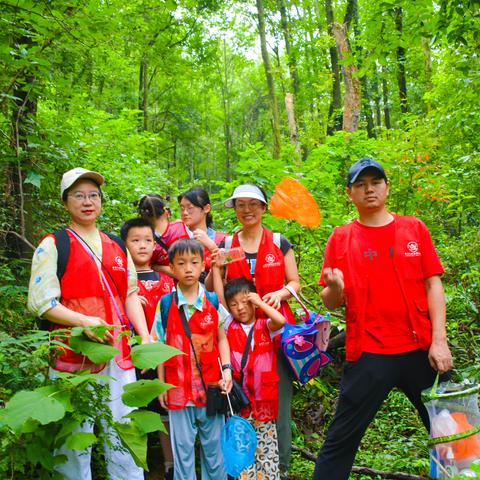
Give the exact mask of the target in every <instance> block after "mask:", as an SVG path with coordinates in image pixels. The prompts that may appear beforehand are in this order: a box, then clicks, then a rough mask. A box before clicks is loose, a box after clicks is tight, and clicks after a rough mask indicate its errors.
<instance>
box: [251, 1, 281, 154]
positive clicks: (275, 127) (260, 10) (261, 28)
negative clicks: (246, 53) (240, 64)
mask: <svg viewBox="0 0 480 480" xmlns="http://www.w3.org/2000/svg"><path fill="white" fill-rule="evenodd" d="M256 2H257V15H258V33H259V35H260V48H261V50H262V60H263V66H264V68H265V77H266V79H267V86H268V96H269V99H270V108H271V114H272V116H271V124H272V135H273V158H279V157H280V149H281V142H280V115H279V112H278V105H277V99H276V95H275V82H274V80H273V74H272V67H271V63H270V58H269V55H268V50H267V37H266V32H265V9H264V6H263V0H256Z"/></svg>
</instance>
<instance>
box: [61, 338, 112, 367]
mask: <svg viewBox="0 0 480 480" xmlns="http://www.w3.org/2000/svg"><path fill="white" fill-rule="evenodd" d="M70 348H71V349H72V350H73V351H74V352H77V353H81V354H82V355H85V356H86V357H88V358H89V359H90V360H91V361H92V362H93V363H107V362H108V361H109V360H111V359H112V358H113V357H115V355H118V354H119V350H118V349H117V348H115V347H112V346H111V345H107V344H104V343H98V342H94V341H92V340H89V339H88V338H87V337H86V336H85V335H79V336H71V337H70Z"/></svg>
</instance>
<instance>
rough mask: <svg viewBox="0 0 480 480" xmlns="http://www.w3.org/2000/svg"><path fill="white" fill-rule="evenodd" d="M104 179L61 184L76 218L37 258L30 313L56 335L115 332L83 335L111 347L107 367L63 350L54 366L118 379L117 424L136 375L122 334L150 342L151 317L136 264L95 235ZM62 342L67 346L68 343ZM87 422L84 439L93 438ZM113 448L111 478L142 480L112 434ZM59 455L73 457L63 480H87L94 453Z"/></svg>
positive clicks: (109, 239) (75, 173)
mask: <svg viewBox="0 0 480 480" xmlns="http://www.w3.org/2000/svg"><path fill="white" fill-rule="evenodd" d="M103 182H104V178H103V176H102V175H100V174H99V173H97V172H93V171H90V170H85V169H83V168H74V169H72V170H69V171H68V172H66V173H65V174H64V175H63V177H62V182H61V188H60V189H61V196H62V200H63V203H64V205H65V208H66V210H67V212H68V213H69V215H70V222H69V226H68V227H67V228H66V229H65V230H60V231H58V232H55V234H53V235H52V234H50V235H47V236H46V237H45V238H44V239H43V240H42V241H41V243H40V245H39V246H38V247H37V249H36V250H35V253H34V255H33V261H32V273H31V278H30V285H29V292H28V307H29V309H30V310H31V311H32V312H33V313H35V314H36V315H38V316H41V317H43V318H45V319H46V320H48V322H49V326H50V329H51V330H55V329H64V328H69V327H76V326H80V327H94V326H100V325H115V326H116V328H114V329H112V330H111V331H107V333H106V334H105V336H104V337H103V338H99V337H97V336H96V335H94V334H93V333H92V332H90V331H88V330H86V331H85V334H86V335H88V336H89V337H90V338H91V339H92V340H94V341H97V342H101V343H106V342H109V343H113V345H114V346H115V347H116V348H118V349H119V350H120V353H119V355H117V356H116V357H115V358H114V359H113V360H111V361H110V362H108V363H107V364H95V363H92V362H90V361H89V360H88V359H87V358H86V357H84V356H82V355H79V354H76V353H75V352H73V351H72V350H70V349H65V350H64V351H63V353H61V354H60V355H59V356H58V357H57V358H56V360H55V364H54V365H53V367H52V369H51V376H52V377H55V376H56V373H55V372H56V371H61V372H75V371H78V370H85V369H89V370H90V371H91V372H92V373H97V372H101V373H102V375H108V376H110V377H112V380H111V381H108V382H107V383H108V385H109V387H110V401H109V407H110V409H111V411H112V416H113V419H114V420H115V421H124V420H122V417H123V416H124V415H126V414H128V413H129V412H130V411H131V410H132V409H131V408H130V407H127V406H126V405H124V404H123V402H122V400H121V394H122V391H123V386H124V385H126V384H128V383H131V382H134V381H135V380H136V378H135V369H134V367H133V364H132V362H131V359H130V355H129V353H130V350H129V346H128V344H127V341H126V337H125V336H121V337H119V333H120V332H121V331H122V330H128V328H129V321H130V322H131V323H132V325H133V326H134V328H135V331H136V332H137V333H138V334H139V335H141V337H142V339H143V340H144V341H145V342H148V341H149V340H148V339H149V334H148V330H147V326H146V323H145V316H144V313H143V309H142V307H141V304H140V301H139V299H138V296H137V279H136V274H135V268H134V265H133V262H132V260H131V258H130V256H129V255H128V253H127V252H126V249H124V246H123V244H122V243H121V240H119V239H117V238H116V237H113V236H111V235H107V234H105V233H103V232H101V231H100V230H98V229H97V226H96V220H97V218H98V216H99V215H100V211H101V207H102V192H101V189H100V185H102V184H103ZM63 340H64V339H63V338H62V341H63ZM92 429H93V425H92V424H91V423H89V422H88V420H87V421H86V422H85V423H84V425H82V426H81V427H80V430H81V431H92ZM109 435H110V440H111V442H112V447H111V448H109V447H107V446H105V459H106V463H107V470H108V473H109V475H110V477H111V478H115V479H128V480H140V479H143V478H144V476H143V470H142V469H141V468H139V467H137V466H136V465H135V462H134V461H133V458H132V456H131V455H130V454H129V453H127V452H126V451H125V450H124V449H122V448H119V439H118V438H117V436H116V434H115V433H114V432H113V431H110V432H109ZM56 453H57V454H63V455H66V456H67V461H66V463H63V464H61V465H58V467H57V470H58V471H59V472H60V473H61V474H62V475H63V476H64V478H65V479H71V480H79V479H82V480H85V479H86V480H89V479H91V471H90V454H91V450H90V449H87V451H83V452H80V451H78V450H68V449H67V448H65V447H62V448H60V449H59V450H58V451H57V452H56Z"/></svg>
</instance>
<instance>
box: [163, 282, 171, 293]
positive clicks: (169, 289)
mask: <svg viewBox="0 0 480 480" xmlns="http://www.w3.org/2000/svg"><path fill="white" fill-rule="evenodd" d="M162 290H163V291H164V292H165V293H170V292H171V291H172V290H171V288H170V284H168V283H164V284H163V286H162Z"/></svg>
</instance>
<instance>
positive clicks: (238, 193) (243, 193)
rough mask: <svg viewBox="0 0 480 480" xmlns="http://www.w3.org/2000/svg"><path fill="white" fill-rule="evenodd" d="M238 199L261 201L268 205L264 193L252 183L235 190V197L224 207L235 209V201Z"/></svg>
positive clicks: (228, 200)
mask: <svg viewBox="0 0 480 480" xmlns="http://www.w3.org/2000/svg"><path fill="white" fill-rule="evenodd" d="M237 198H254V199H255V200H260V201H261V202H262V203H264V204H265V205H266V204H267V199H266V198H265V195H264V193H263V192H262V191H261V190H260V189H259V188H258V187H257V186H256V185H252V184H250V183H245V184H243V185H239V186H238V187H237V188H235V190H234V191H233V195H232V196H231V197H230V198H229V199H227V200H226V201H225V203H224V204H223V205H224V207H226V208H233V207H234V202H233V201H234V200H236V199H237Z"/></svg>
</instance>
